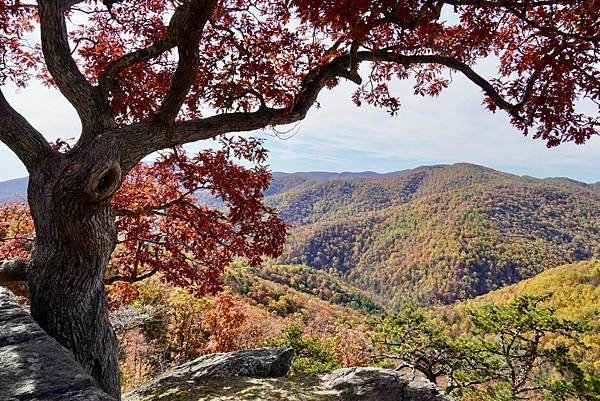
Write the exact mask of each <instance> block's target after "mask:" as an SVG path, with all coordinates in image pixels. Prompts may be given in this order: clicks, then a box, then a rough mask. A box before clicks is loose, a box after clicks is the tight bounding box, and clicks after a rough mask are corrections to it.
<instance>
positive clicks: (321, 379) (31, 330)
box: [0, 288, 451, 401]
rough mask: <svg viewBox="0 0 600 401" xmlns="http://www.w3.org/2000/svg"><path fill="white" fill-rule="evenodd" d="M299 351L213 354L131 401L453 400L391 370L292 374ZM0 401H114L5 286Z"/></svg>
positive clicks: (0, 310)
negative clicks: (291, 365) (289, 373)
mask: <svg viewBox="0 0 600 401" xmlns="http://www.w3.org/2000/svg"><path fill="white" fill-rule="evenodd" d="M292 357H293V352H292V350H291V349H276V348H260V349H254V350H244V351H237V352H231V353H224V354H211V355H206V356H203V357H201V358H198V359H195V360H193V361H190V362H188V363H185V364H183V365H180V366H177V367H176V368H173V369H171V370H169V371H167V372H165V373H163V374H162V375H160V376H158V377H157V378H156V379H153V380H151V381H150V382H148V383H146V384H145V385H143V386H142V387H140V388H139V389H137V390H136V391H134V392H132V393H130V394H128V395H127V396H126V397H125V400H126V401H138V400H140V401H141V400H143V401H150V400H160V401H188V400H189V401H192V400H193V401H209V400H210V401H250V400H252V401H261V400H262V401H273V400H281V401H451V399H450V398H449V397H447V396H445V395H444V394H443V393H441V392H440V391H439V390H438V389H437V388H436V387H435V385H433V383H431V382H430V381H428V380H426V379H424V378H422V377H415V376H413V375H409V374H405V373H401V372H397V371H393V370H386V369H376V368H350V369H339V370H336V371H334V372H332V373H329V374H325V375H304V376H302V375H297V376H286V375H287V372H288V370H289V368H290V364H291V361H292ZM0 400H2V401H34V400H37V401H59V400H60V401H76V400H77V401H114V400H113V399H112V398H110V397H109V396H107V395H106V394H104V393H103V392H102V391H100V390H99V389H98V387H97V386H96V383H95V381H94V379H92V377H90V376H89V375H88V374H87V373H85V371H84V370H83V368H82V367H81V366H80V365H79V364H78V363H77V362H76V361H75V358H74V357H73V355H72V354H71V353H70V352H69V351H68V350H66V349H65V348H63V347H62V346H61V345H60V344H59V343H58V342H56V341H55V340H54V339H52V338H51V337H50V336H48V335H47V334H46V333H45V332H44V331H43V330H42V329H41V328H40V327H39V326H38V325H37V324H36V323H35V322H34V321H33V320H32V319H31V317H30V316H29V315H28V314H27V312H25V311H24V310H23V309H22V308H21V306H19V305H18V304H17V302H16V301H15V300H14V299H13V298H12V297H10V296H9V294H8V292H7V291H6V290H3V289H2V288H0Z"/></svg>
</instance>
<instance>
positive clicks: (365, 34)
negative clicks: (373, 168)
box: [0, 0, 600, 146]
mask: <svg viewBox="0 0 600 401" xmlns="http://www.w3.org/2000/svg"><path fill="white" fill-rule="evenodd" d="M72 3H76V4H77V3H79V4H77V5H76V6H73V7H71V8H70V10H69V11H68V13H67V17H68V21H69V25H68V28H69V39H70V41H71V42H72V44H73V45H72V46H73V48H74V57H75V59H76V62H77V64H78V65H79V67H80V69H81V70H82V72H83V73H84V75H85V77H86V78H87V79H88V80H89V81H90V82H92V83H94V84H98V86H99V88H100V89H102V91H103V92H105V93H106V94H107V95H108V96H109V100H110V105H111V106H112V109H113V111H114V113H115V114H116V116H117V120H118V121H119V122H120V123H121V124H125V123H131V122H136V121H142V120H144V119H146V118H148V117H149V116H151V115H152V114H153V113H155V112H156V111H157V110H158V109H159V108H160V100H161V99H162V98H163V97H164V95H165V93H167V92H168V89H169V85H170V77H171V76H173V74H174V73H175V71H176V69H177V65H178V64H177V62H176V60H175V59H174V57H173V56H172V53H171V50H172V49H174V48H175V46H176V44H177V41H178V40H179V38H177V35H178V34H179V32H178V31H177V28H176V27H177V26H178V22H179V21H178V20H177V18H183V17H180V16H179V14H178V13H175V14H173V13H174V10H175V9H176V8H177V7H178V6H180V5H181V3H182V2H180V1H173V0H169V1H157V0H148V1H132V0H128V1H119V2H114V1H111V2H106V1H105V2H104V3H107V4H109V6H108V8H109V9H110V12H106V8H107V6H106V5H105V4H102V2H98V1H85V2H78V1H75V2H72ZM211 4H212V3H211ZM203 6H205V5H204V4H203ZM213 6H214V8H213V11H212V16H211V18H210V19H209V21H208V23H207V24H206V26H205V27H204V32H203V35H202V40H200V42H199V54H198V60H197V61H198V65H197V68H196V69H195V71H194V73H195V76H194V78H193V81H192V82H193V83H192V84H191V87H190V90H189V92H188V94H187V96H186V98H185V101H184V106H183V109H182V110H181V112H180V114H179V116H180V118H182V119H195V118H200V117H204V116H203V114H206V110H217V111H220V112H227V111H246V112H250V111H255V110H257V109H258V110H260V111H264V110H266V108H267V107H269V108H273V110H276V108H282V109H283V110H285V111H284V114H285V113H288V114H294V113H296V112H300V113H303V112H304V107H305V106H304V105H303V103H305V102H308V104H306V106H310V103H311V102H312V101H314V100H313V99H312V98H313V97H314V95H315V94H314V93H313V89H314V88H311V85H323V84H326V86H328V87H330V88H331V87H334V86H336V85H337V84H338V83H339V80H340V79H341V78H345V79H349V80H351V81H354V82H356V83H357V84H358V86H357V89H356V92H355V94H354V97H353V98H354V101H355V103H356V104H358V105H360V104H361V103H363V102H367V103H370V104H374V105H376V106H381V107H385V108H387V109H388V110H389V111H390V112H391V113H396V112H397V111H398V109H399V107H400V102H399V99H398V95H397V94H394V93H392V91H391V90H390V87H389V85H388V83H389V82H390V81H391V80H392V79H393V78H399V79H407V78H412V79H413V82H414V92H415V94H419V95H430V96H436V95H438V94H439V93H440V92H441V91H442V90H443V89H444V88H446V87H447V86H448V85H449V84H450V83H451V81H452V76H451V75H452V74H451V72H452V71H456V72H460V73H462V74H464V75H465V76H467V78H469V79H470V80H471V81H473V83H474V84H476V85H478V86H479V87H480V88H481V89H482V91H483V92H484V103H485V105H486V106H487V107H488V108H489V109H490V110H492V111H495V110H496V109H498V108H500V109H503V110H505V111H506V112H508V113H509V114H510V116H511V121H512V123H513V124H514V125H515V126H516V127H517V128H518V129H519V130H521V131H522V132H524V133H528V132H529V131H531V130H533V134H534V136H535V137H539V138H542V139H543V140H545V141H546V143H547V144H548V145H549V146H554V145H557V144H559V143H560V142H563V141H574V142H577V143H583V142H585V140H586V139H588V138H590V137H591V136H592V135H595V134H596V133H597V127H598V118H597V116H595V117H594V116H593V115H589V114H586V113H584V112H582V111H580V110H579V108H578V107H576V104H577V102H580V101H584V100H588V101H592V102H596V103H597V102H598V98H599V96H600V91H599V86H598V71H597V53H596V52H597V45H598V40H599V34H598V32H599V31H600V29H599V26H598V21H599V20H600V7H599V5H598V2H597V1H595V0H583V1H572V2H562V1H544V2H540V1H537V0H520V1H479V0H441V1H430V0H425V1H423V0H410V1H400V2H399V1H396V0H383V1H367V0H361V1H355V0H343V1H338V0H336V1H308V0H294V1H284V0H261V1H256V2H246V1H242V0H227V1H219V2H214V5H213ZM198 7H199V6H198ZM180 8H181V7H180ZM181 14H183V12H182V13H181ZM171 15H173V21H171V22H172V24H171V25H172V26H171V25H170V22H169V18H170V16H171ZM84 16H85V17H84ZM36 18H37V15H36V10H35V8H34V7H27V6H26V5H25V4H24V2H23V1H21V0H4V1H2V2H0V39H1V40H2V44H3V46H2V53H3V55H2V60H3V65H2V73H3V77H4V80H9V81H13V82H15V83H16V84H17V85H19V86H24V85H26V82H27V80H28V79H31V78H32V77H35V78H40V79H42V80H43V81H44V82H45V83H47V84H48V85H53V84H54V81H53V78H52V77H51V76H50V75H49V74H48V73H47V72H46V71H47V70H46V68H45V66H44V65H43V63H42V60H43V57H42V56H41V48H40V46H29V45H28V42H27V36H28V34H29V33H30V32H31V31H33V30H34V29H35V28H36V26H37V21H36ZM126 55H127V57H124V56H126ZM484 59H487V60H495V61H496V63H495V64H497V75H496V77H494V78H493V79H489V80H487V79H486V78H485V77H484V76H483V75H481V74H478V73H477V72H476V71H475V69H476V68H475V67H474V66H475V64H476V63H477V62H478V61H480V60H484ZM363 62H369V63H370V67H369V68H368V69H366V70H363V69H360V70H359V68H358V67H359V64H360V63H363ZM336 63H337V64H336ZM327 68H330V69H332V70H333V71H332V73H326V71H325V70H326V69H327ZM320 79H325V81H324V82H316V81H319V80H320ZM317 89H319V88H317ZM592 107H594V106H593V103H592ZM203 110H204V111H203ZM275 114H277V113H273V119H272V120H273V123H276V122H277V121H276V120H278V119H279V118H275V117H276V116H275ZM253 117H254V116H253ZM283 119H285V118H283ZM283 119H279V120H283Z"/></svg>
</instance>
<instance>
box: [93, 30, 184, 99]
mask: <svg viewBox="0 0 600 401" xmlns="http://www.w3.org/2000/svg"><path fill="white" fill-rule="evenodd" d="M173 47H175V42H174V41H172V40H170V39H168V38H167V39H161V40H159V41H157V42H155V43H153V44H152V45H150V46H148V47H146V48H144V49H140V50H136V51H134V52H131V53H128V54H125V55H124V56H122V57H120V58H118V59H116V60H114V61H112V62H111V63H110V64H108V66H107V67H106V70H104V72H103V73H102V75H101V76H100V78H99V84H98V87H99V88H100V91H101V92H102V94H103V95H104V96H107V95H108V92H109V91H110V90H111V89H112V87H113V86H114V84H115V81H116V80H117V77H118V75H119V74H120V73H121V72H122V71H123V70H125V69H126V68H129V67H131V66H132V65H135V64H138V63H142V62H144V61H148V60H151V59H153V58H155V57H158V56H160V55H161V54H163V53H165V52H167V51H169V50H171V49H172V48H173Z"/></svg>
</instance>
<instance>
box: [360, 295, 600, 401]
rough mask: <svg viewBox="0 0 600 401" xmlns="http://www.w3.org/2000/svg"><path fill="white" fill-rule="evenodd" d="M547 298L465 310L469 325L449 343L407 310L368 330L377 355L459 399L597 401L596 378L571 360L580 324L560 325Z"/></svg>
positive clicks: (439, 328) (440, 330)
mask: <svg viewBox="0 0 600 401" xmlns="http://www.w3.org/2000/svg"><path fill="white" fill-rule="evenodd" d="M549 297H550V295H546V296H540V297H532V296H521V297H518V298H517V299H515V300H514V301H512V302H510V303H508V304H505V305H497V304H486V305H483V306H481V307H478V308H476V309H471V310H468V317H469V321H470V323H471V327H470V329H469V331H468V332H467V333H464V336H462V338H458V339H452V338H450V337H449V336H448V335H447V334H446V330H445V327H444V326H443V325H440V324H437V323H434V322H433V321H431V320H430V319H429V318H428V317H427V314H426V313H425V312H423V311H422V310H419V309H417V308H414V307H407V308H406V309H405V310H403V311H402V312H401V313H399V314H395V315H390V316H386V317H384V318H383V319H382V320H381V321H380V322H379V324H378V325H377V327H376V329H375V331H374V332H373V335H372V338H373V340H374V343H375V345H376V346H377V347H378V348H379V349H381V350H383V351H384V354H383V356H384V357H386V358H391V359H400V360H401V361H403V363H402V364H401V365H400V366H401V367H410V368H412V369H414V370H417V371H419V372H421V373H423V374H424V375H425V376H426V377H427V378H428V379H429V380H431V381H432V382H434V383H436V384H438V385H439V386H445V390H446V391H447V392H448V393H451V394H452V395H455V396H457V397H460V399H462V400H465V401H468V400H489V401H517V400H529V399H532V400H539V399H549V400H550V399H552V400H566V399H581V400H591V401H595V400H597V399H598V398H597V394H598V380H597V379H596V377H597V375H594V373H595V372H587V371H586V368H585V366H584V364H581V363H578V361H577V360H576V358H575V357H574V355H576V354H577V352H581V350H582V349H583V348H584V347H583V343H582V341H581V340H582V335H583V334H584V333H591V332H592V328H591V327H590V326H589V324H587V323H586V322H581V321H572V320H562V319H559V318H557V317H556V316H555V314H554V313H555V311H554V309H552V308H549V307H546V306H544V305H543V302H544V301H546V300H548V299H549Z"/></svg>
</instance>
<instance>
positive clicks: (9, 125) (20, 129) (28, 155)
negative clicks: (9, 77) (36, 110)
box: [0, 91, 52, 171]
mask: <svg viewBox="0 0 600 401" xmlns="http://www.w3.org/2000/svg"><path fill="white" fill-rule="evenodd" d="M0 141H2V142H4V144H6V146H8V147H9V148H10V149H11V150H12V151H13V152H15V154H16V155H17V157H19V159H21V161H22V162H23V164H25V166H26V167H27V169H28V170H30V171H31V169H32V168H33V167H35V166H36V165H38V164H39V161H40V160H41V159H43V158H44V157H47V156H50V155H51V154H52V149H51V148H50V145H49V144H48V142H47V141H46V140H45V139H44V137H43V136H42V134H40V133H39V132H38V131H37V130H36V129H35V128H33V127H32V126H31V124H29V123H28V122H27V120H25V118H23V116H21V115H20V114H19V113H17V112H16V111H15V110H14V109H13V108H12V107H11V106H10V104H9V103H8V101H7V100H6V98H5V97H4V95H3V94H2V91H0Z"/></svg>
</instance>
